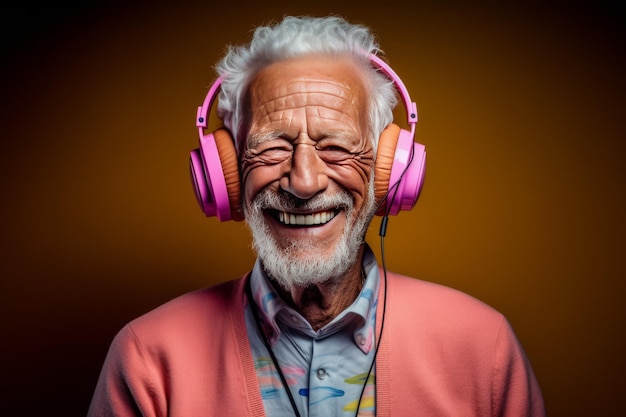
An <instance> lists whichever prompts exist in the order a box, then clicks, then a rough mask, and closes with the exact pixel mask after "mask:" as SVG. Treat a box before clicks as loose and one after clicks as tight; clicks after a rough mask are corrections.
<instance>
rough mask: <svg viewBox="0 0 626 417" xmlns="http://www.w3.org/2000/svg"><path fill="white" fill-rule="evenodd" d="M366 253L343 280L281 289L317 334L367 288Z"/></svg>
mask: <svg viewBox="0 0 626 417" xmlns="http://www.w3.org/2000/svg"><path fill="white" fill-rule="evenodd" d="M361 258H362V253H361V254H360V255H359V256H358V257H357V262H355V263H354V265H353V266H352V267H351V268H350V269H349V270H348V271H347V272H346V273H345V274H344V275H342V276H341V277H332V278H329V279H327V280H325V281H323V282H319V283H316V284H312V285H309V286H307V287H301V286H296V285H294V286H292V287H290V288H281V287H280V286H276V287H277V290H278V293H279V294H280V296H281V297H282V298H283V300H285V301H286V302H287V303H288V304H289V305H290V306H291V307H293V308H294V309H295V310H296V311H298V312H299V313H300V314H302V316H303V317H304V318H305V319H306V320H307V321H308V322H309V323H310V324H311V327H313V329H314V330H315V331H317V330H319V329H321V328H322V327H324V326H325V325H326V324H328V323H330V322H331V321H332V320H333V319H334V318H335V317H337V316H338V315H339V313H341V312H342V311H343V310H345V309H346V308H348V307H349V306H350V304H352V303H353V302H354V300H356V298H357V297H358V295H359V293H360V291H361V288H362V287H363V272H362V267H361Z"/></svg>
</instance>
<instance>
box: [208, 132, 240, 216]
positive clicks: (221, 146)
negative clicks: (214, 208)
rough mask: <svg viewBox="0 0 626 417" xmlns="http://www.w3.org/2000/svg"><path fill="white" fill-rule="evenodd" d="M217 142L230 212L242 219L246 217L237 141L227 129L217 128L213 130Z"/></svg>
mask: <svg viewBox="0 0 626 417" xmlns="http://www.w3.org/2000/svg"><path fill="white" fill-rule="evenodd" d="M213 136H215V144H216V145H217V151H218V153H219V155H220V161H221V164H222V172H223V173H224V181H225V183H226V192H227V193H228V202H229V205H230V214H231V218H232V220H235V221H238V222H239V221H242V220H243V219H244V215H243V207H242V206H241V181H240V178H239V160H238V158H237V149H235V141H234V140H233V138H232V136H231V135H230V133H229V132H228V130H226V129H223V128H222V129H217V130H216V131H215V132H213Z"/></svg>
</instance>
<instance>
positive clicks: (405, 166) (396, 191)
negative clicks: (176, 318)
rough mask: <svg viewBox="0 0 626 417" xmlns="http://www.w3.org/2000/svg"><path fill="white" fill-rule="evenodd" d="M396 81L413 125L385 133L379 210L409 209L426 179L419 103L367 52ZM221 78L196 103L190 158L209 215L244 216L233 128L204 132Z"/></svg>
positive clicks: (377, 173) (379, 159) (377, 176)
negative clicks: (195, 141) (418, 133)
mask: <svg viewBox="0 0 626 417" xmlns="http://www.w3.org/2000/svg"><path fill="white" fill-rule="evenodd" d="M369 58H370V61H371V62H372V64H373V65H374V66H375V67H376V68H378V69H380V70H381V71H382V72H383V73H384V74H385V75H387V77H389V79H391V80H392V81H393V82H394V85H395V87H396V89H397V90H398V92H399V93H400V96H401V97H402V100H403V102H404V108H405V109H406V113H407V120H408V123H409V126H410V129H411V130H410V131H408V130H405V129H401V128H400V127H399V126H398V125H396V124H394V123H392V124H390V125H389V126H388V127H387V128H385V130H384V131H383V132H382V133H381V135H380V138H379V141H378V151H377V153H376V162H375V166H374V189H375V196H376V201H377V202H379V203H380V206H379V209H378V211H377V212H376V214H378V215H397V214H398V212H399V211H400V210H411V209H412V208H413V206H415V203H417V199H418V197H419V194H420V191H421V189H422V184H423V182H424V173H425V163H426V151H425V147H424V145H422V144H420V143H417V142H414V138H415V125H416V124H417V106H416V105H415V103H414V102H412V101H411V98H410V97H409V93H408V91H407V89H406V87H405V86H404V84H403V83H402V80H400V77H398V75H397V74H396V73H395V72H394V71H393V70H392V69H391V67H389V65H387V64H386V63H385V62H384V61H383V60H381V59H380V58H379V57H377V56H375V55H373V54H372V55H370V56H369ZM221 84H222V79H221V77H220V78H218V79H217V80H216V81H215V82H214V83H213V85H212V86H211V88H209V91H208V93H207V95H206V97H205V99H204V103H203V104H202V106H200V107H198V113H197V117H196V127H197V128H198V134H199V137H200V147H199V148H197V149H194V150H193V151H191V154H190V158H189V164H190V173H191V180H192V182H193V186H194V190H195V194H196V198H197V199H198V204H200V208H201V209H202V211H203V212H204V214H205V215H206V216H217V218H218V219H219V220H221V221H226V220H236V221H241V220H243V219H244V215H243V210H242V206H241V205H242V201H241V184H240V178H239V161H238V158H237V151H236V150H235V143H234V140H233V138H232V136H231V135H230V133H229V132H228V131H227V130H226V129H224V128H220V129H217V130H216V131H215V132H213V133H209V134H205V133H204V129H205V128H206V127H207V122H208V115H209V111H210V109H211V106H212V104H213V101H214V100H215V98H216V97H217V94H218V91H219V88H220V86H221Z"/></svg>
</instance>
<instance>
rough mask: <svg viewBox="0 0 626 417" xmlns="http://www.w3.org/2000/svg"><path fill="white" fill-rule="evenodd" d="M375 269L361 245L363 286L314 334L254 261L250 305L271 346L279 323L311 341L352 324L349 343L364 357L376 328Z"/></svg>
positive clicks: (369, 253) (372, 258)
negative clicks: (255, 308)
mask: <svg viewBox="0 0 626 417" xmlns="http://www.w3.org/2000/svg"><path fill="white" fill-rule="evenodd" d="M376 265H377V264H376V257H375V256H374V253H373V252H372V250H371V249H370V247H369V246H368V245H367V244H365V250H364V253H363V260H362V266H363V271H364V272H365V282H364V284H363V288H362V289H361V292H360V293H359V296H358V297H357V298H356V300H355V301H354V302H353V303H352V304H351V305H350V306H349V307H348V308H347V309H345V310H344V311H342V312H341V313H340V314H339V315H338V316H337V317H335V318H334V319H333V320H332V321H331V322H330V323H328V324H327V325H326V326H324V327H322V328H321V329H320V330H318V331H317V332H315V331H314V330H313V329H312V328H311V326H310V324H309V323H308V322H307V321H306V320H305V319H304V317H302V316H301V315H300V314H299V313H298V312H297V311H295V310H294V309H293V308H291V307H290V306H289V305H288V304H287V303H286V302H285V301H283V299H282V298H280V296H279V295H278V293H277V292H276V290H275V288H274V286H273V284H272V283H271V281H270V280H269V278H268V277H267V275H266V274H265V272H264V271H263V268H262V266H261V262H260V260H259V259H257V260H256V262H255V264H254V268H253V269H252V274H251V276H250V288H251V290H252V296H253V297H254V302H255V303H256V305H257V306H258V311H259V318H260V321H261V326H262V328H263V331H264V332H265V335H266V336H267V339H268V340H269V342H270V344H271V345H274V344H275V343H276V342H277V341H278V339H279V337H280V335H281V329H280V326H279V324H278V323H279V322H280V324H281V325H282V326H284V327H286V328H287V329H289V330H290V331H291V330H297V331H300V332H302V333H304V334H307V335H309V336H310V337H312V338H323V337H328V336H330V335H331V334H333V333H336V332H338V331H339V330H341V329H343V328H345V327H346V326H347V325H348V324H349V323H352V322H353V321H356V323H357V325H356V326H355V328H354V331H353V340H354V343H355V344H356V345H357V346H358V348H359V349H361V351H363V352H364V353H366V354H367V353H368V352H369V351H370V350H371V349H372V348H373V347H374V346H375V340H374V339H375V337H374V333H375V331H374V330H375V328H376V306H377V304H378V287H379V285H380V276H379V273H378V268H377V267H376Z"/></svg>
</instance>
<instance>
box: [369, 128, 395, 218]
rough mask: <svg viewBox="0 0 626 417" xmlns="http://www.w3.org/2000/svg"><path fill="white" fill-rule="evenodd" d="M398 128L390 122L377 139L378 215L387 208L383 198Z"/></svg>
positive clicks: (375, 167) (375, 176)
mask: <svg viewBox="0 0 626 417" xmlns="http://www.w3.org/2000/svg"><path fill="white" fill-rule="evenodd" d="M400 130H401V129H400V126H398V125H397V124H395V123H391V124H390V125H389V126H387V127H386V128H385V130H383V132H382V133H381V134H380V138H379V139H378V150H377V151H376V163H375V165H374V196H375V198H376V202H377V204H378V210H376V214H377V215H379V216H383V215H384V214H385V211H386V208H387V202H386V201H383V200H384V199H386V196H387V193H388V191H389V179H390V178H391V168H392V167H393V160H394V156H395V153H396V145H397V144H398V138H399V137H400Z"/></svg>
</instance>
